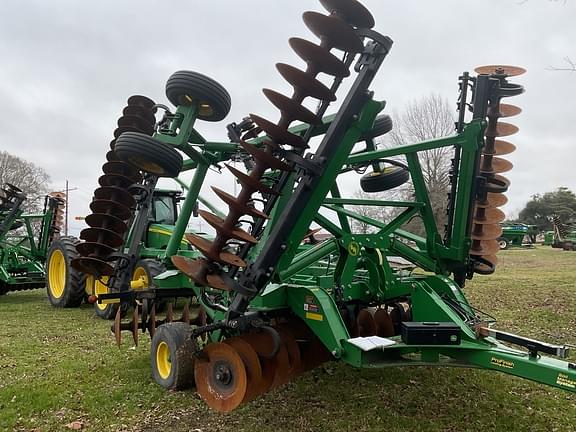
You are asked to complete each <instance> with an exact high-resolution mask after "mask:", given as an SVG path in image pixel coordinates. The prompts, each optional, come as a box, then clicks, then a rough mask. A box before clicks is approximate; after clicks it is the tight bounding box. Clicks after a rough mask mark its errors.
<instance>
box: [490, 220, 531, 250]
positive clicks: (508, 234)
mask: <svg viewBox="0 0 576 432" xmlns="http://www.w3.org/2000/svg"><path fill="white" fill-rule="evenodd" d="M500 226H501V227H502V234H501V235H500V237H499V238H498V244H499V245H500V249H508V248H509V247H522V246H533V245H534V244H536V236H537V235H538V228H537V226H536V225H527V224H523V223H519V222H508V223H502V224H500Z"/></svg>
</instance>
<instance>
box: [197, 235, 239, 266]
mask: <svg viewBox="0 0 576 432" xmlns="http://www.w3.org/2000/svg"><path fill="white" fill-rule="evenodd" d="M186 240H188V241H189V242H190V243H191V244H192V246H194V247H196V248H197V249H198V250H199V251H200V252H202V254H203V255H204V256H205V257H207V258H210V259H212V260H214V261H218V262H221V263H225V264H230V265H233V266H236V267H246V262H245V261H244V260H243V259H242V258H240V257H238V256H236V255H234V254H232V253H230V252H222V251H216V252H213V251H212V242H211V241H209V240H206V239H204V238H202V237H200V236H197V235H195V234H190V233H187V234H186Z"/></svg>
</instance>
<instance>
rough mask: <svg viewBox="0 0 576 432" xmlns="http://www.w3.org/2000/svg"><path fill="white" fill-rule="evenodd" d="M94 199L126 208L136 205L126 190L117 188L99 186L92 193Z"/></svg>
mask: <svg viewBox="0 0 576 432" xmlns="http://www.w3.org/2000/svg"><path fill="white" fill-rule="evenodd" d="M94 197H96V199H104V200H110V201H115V202H118V203H121V204H123V205H125V206H126V207H134V206H135V205H136V200H135V199H134V197H133V196H132V195H130V194H129V193H128V192H127V191H126V189H124V188H120V187H118V186H101V187H99V188H97V189H96V190H95V191H94Z"/></svg>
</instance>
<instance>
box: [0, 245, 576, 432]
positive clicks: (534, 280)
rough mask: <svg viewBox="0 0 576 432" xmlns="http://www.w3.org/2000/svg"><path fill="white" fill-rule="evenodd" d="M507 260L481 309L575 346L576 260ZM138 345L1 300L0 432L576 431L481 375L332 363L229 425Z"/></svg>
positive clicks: (535, 255) (97, 327)
mask: <svg viewBox="0 0 576 432" xmlns="http://www.w3.org/2000/svg"><path fill="white" fill-rule="evenodd" d="M499 258H500V263H501V264H500V266H499V268H498V270H497V272H496V274H495V275H492V276H477V277H476V278H475V279H474V280H473V282H471V283H470V284H469V285H468V286H467V288H466V292H467V294H468V296H469V299H470V300H471V301H472V303H473V304H474V305H475V306H477V307H478V308H480V309H482V310H484V311H486V312H490V313H491V314H492V315H494V316H495V317H497V318H498V320H499V321H498V327H499V328H501V329H507V330H510V331H514V332H518V333H520V334H523V335H525V336H531V337H536V338H540V339H541V340H545V341H549V342H566V343H571V344H575V345H576V253H572V252H563V251H559V250H551V249H550V248H546V247H541V248H539V249H525V250H509V251H504V252H502V253H500V254H499ZM130 342H131V338H130V337H129V335H128V337H126V338H125V340H124V342H123V344H122V347H121V348H120V349H118V348H117V347H116V345H115V343H114V340H113V337H112V335H111V333H110V323H108V322H105V321H102V320H100V319H97V318H95V317H94V315H93V313H92V308H91V307H88V306H85V307H83V308H81V309H77V310H74V309H72V310H55V309H53V308H51V306H50V305H49V304H48V301H47V300H46V296H45V293H44V291H43V290H35V291H30V292H25V293H11V294H8V295H6V296H3V297H0V430H1V431H11V430H15V431H58V430H63V431H66V430H70V429H69V427H67V426H66V425H68V424H70V423H71V422H74V421H78V422H81V423H82V424H83V427H84V430H89V431H164V430H165V431H196V432H198V431H202V432H206V431H228V430H238V431H242V430H258V431H275V432H280V431H314V432H320V431H333V430H342V431H348V430H350V431H352V430H354V431H356V430H357V431H371V430H373V431H387V432H393V431H454V432H456V431H506V432H511V431H558V432H565V431H566V432H569V431H576V394H574V393H568V392H565V391H562V390H558V389H554V388H549V387H545V386H543V385H540V384H536V383H532V382H529V381H526V380H522V379H519V378H514V377H510V376H506V375H503V374H499V373H496V372H487V371H480V370H472V369H447V368H424V367H419V368H392V369H383V370H356V369H353V368H352V367H348V366H345V365H342V364H335V363H332V364H327V365H325V366H324V367H322V368H319V369H317V370H314V371H312V372H309V373H307V374H305V375H303V376H301V377H300V378H298V379H297V380H296V381H294V382H292V383H289V384H287V385H285V386H284V387H282V388H280V389H277V390H275V391H273V392H271V393H270V394H267V395H265V396H263V397H261V398H259V399H258V400H256V401H254V402H252V403H250V404H248V405H246V406H243V407H241V408H240V409H238V410H236V411H234V412H233V413H231V414H227V415H223V414H218V413H214V412H211V411H210V410H208V408H206V406H205V405H204V404H203V403H202V401H201V400H199V398H198V397H197V396H196V395H195V393H194V392H193V391H187V392H166V391H164V390H163V389H162V388H160V387H159V386H158V385H156V384H155V383H154V382H153V381H152V378H151V375H150V366H149V346H150V343H149V340H148V338H147V337H142V338H141V343H140V345H139V346H138V347H137V348H134V347H133V346H132V345H131V343H130ZM571 358H572V359H576V356H575V355H574V354H573V355H572V357H571Z"/></svg>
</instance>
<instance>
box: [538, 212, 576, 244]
mask: <svg viewBox="0 0 576 432" xmlns="http://www.w3.org/2000/svg"><path fill="white" fill-rule="evenodd" d="M552 226H553V227H554V230H553V231H548V232H546V234H545V235H544V244H545V245H547V246H552V247H553V248H557V249H563V250H566V251H570V250H572V251H576V229H574V226H573V225H570V224H564V223H562V221H561V220H560V218H559V217H558V216H557V215H554V216H552Z"/></svg>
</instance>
